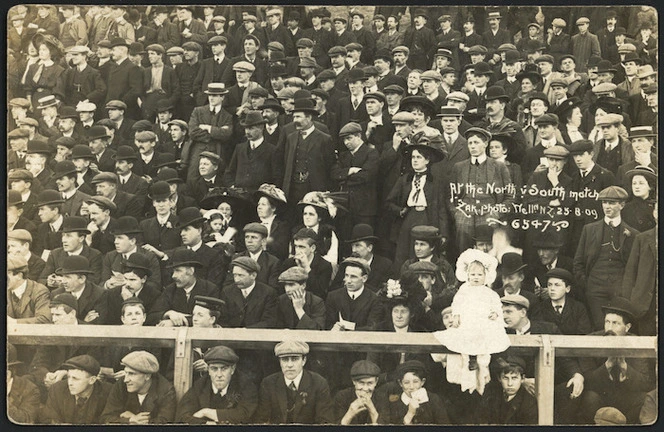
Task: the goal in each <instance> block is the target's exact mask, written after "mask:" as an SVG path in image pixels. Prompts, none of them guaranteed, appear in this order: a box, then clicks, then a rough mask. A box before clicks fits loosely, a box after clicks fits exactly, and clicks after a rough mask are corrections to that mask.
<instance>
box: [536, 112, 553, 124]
mask: <svg viewBox="0 0 664 432" xmlns="http://www.w3.org/2000/svg"><path fill="white" fill-rule="evenodd" d="M535 124H536V125H537V126H546V125H552V126H557V125H558V116H557V115H555V114H543V115H541V116H539V117H537V118H536V119H535Z"/></svg>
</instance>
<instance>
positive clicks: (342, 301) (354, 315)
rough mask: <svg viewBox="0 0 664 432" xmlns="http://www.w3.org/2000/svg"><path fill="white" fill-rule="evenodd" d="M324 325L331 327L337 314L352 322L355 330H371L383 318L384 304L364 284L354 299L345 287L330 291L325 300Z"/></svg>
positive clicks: (337, 319)
mask: <svg viewBox="0 0 664 432" xmlns="http://www.w3.org/2000/svg"><path fill="white" fill-rule="evenodd" d="M325 308H326V316H327V318H326V325H327V328H328V329H331V328H332V327H333V326H334V324H335V323H336V322H337V321H339V314H341V317H342V318H343V319H344V320H346V321H351V322H354V323H355V325H356V327H355V330H357V331H371V330H373V329H375V328H376V326H377V325H378V324H379V323H380V322H381V321H382V320H383V316H384V313H385V311H384V306H383V304H382V303H381V301H380V300H379V298H378V296H377V295H376V294H375V293H374V292H373V291H371V290H370V289H369V288H368V287H367V286H366V285H365V286H364V291H363V292H362V295H360V296H359V297H358V298H356V299H355V300H351V299H350V297H349V296H348V292H347V290H345V289H338V290H335V291H332V292H331V293H330V294H329V295H328V298H327V300H326V301H325Z"/></svg>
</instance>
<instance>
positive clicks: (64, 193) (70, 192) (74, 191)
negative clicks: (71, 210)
mask: <svg viewBox="0 0 664 432" xmlns="http://www.w3.org/2000/svg"><path fill="white" fill-rule="evenodd" d="M75 193H76V188H74V189H72V190H70V191H69V192H62V197H63V198H64V199H66V200H68V199H69V198H71V197H73V196H74V194H75Z"/></svg>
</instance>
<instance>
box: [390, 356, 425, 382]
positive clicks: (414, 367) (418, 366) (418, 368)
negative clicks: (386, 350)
mask: <svg viewBox="0 0 664 432" xmlns="http://www.w3.org/2000/svg"><path fill="white" fill-rule="evenodd" d="M408 372H412V373H414V374H415V375H417V376H418V377H422V378H424V377H425V376H426V373H427V368H426V366H424V363H422V362H421V361H419V360H407V361H405V362H403V363H401V364H400V365H399V366H397V370H396V377H397V378H398V379H401V378H403V376H404V375H406V374H407V373H408Z"/></svg>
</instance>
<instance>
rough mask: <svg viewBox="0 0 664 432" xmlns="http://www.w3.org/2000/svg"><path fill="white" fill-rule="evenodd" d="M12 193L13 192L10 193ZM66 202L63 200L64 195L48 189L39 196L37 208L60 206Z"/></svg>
mask: <svg viewBox="0 0 664 432" xmlns="http://www.w3.org/2000/svg"><path fill="white" fill-rule="evenodd" d="M10 192H11V191H10ZM64 202H65V200H64V199H62V194H60V192H58V191H56V190H52V189H46V190H43V191H41V192H40V193H39V195H38V196H37V206H38V207H41V206H45V205H58V204H62V203H64Z"/></svg>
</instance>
